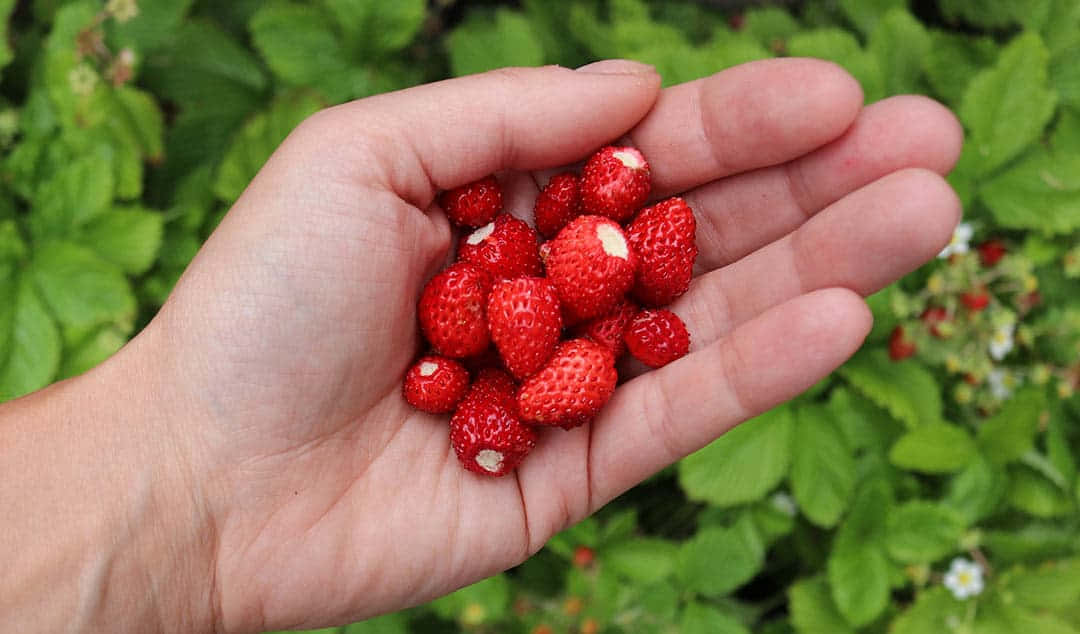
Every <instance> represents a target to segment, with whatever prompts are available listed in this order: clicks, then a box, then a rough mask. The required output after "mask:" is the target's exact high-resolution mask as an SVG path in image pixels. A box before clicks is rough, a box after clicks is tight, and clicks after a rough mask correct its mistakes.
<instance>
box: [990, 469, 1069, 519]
mask: <svg viewBox="0 0 1080 634" xmlns="http://www.w3.org/2000/svg"><path fill="white" fill-rule="evenodd" d="M1006 499H1007V500H1008V501H1009V503H1010V504H1011V505H1012V506H1013V507H1015V508H1017V509H1019V510H1021V511H1023V512H1025V513H1027V514H1029V515H1033V516H1035V517H1060V516H1062V515H1067V514H1068V513H1070V512H1072V511H1073V510H1074V507H1075V503H1074V502H1073V499H1072V498H1071V496H1069V495H1068V494H1066V493H1064V492H1063V491H1062V490H1061V489H1060V488H1058V487H1057V486H1056V485H1055V484H1054V483H1053V482H1051V481H1050V480H1048V479H1047V478H1045V477H1043V476H1042V475H1041V474H1039V473H1037V472H1035V471H1033V470H1032V469H1030V468H1028V467H1026V466H1020V465H1014V466H1012V467H1011V468H1010V469H1009V490H1008V493H1006Z"/></svg>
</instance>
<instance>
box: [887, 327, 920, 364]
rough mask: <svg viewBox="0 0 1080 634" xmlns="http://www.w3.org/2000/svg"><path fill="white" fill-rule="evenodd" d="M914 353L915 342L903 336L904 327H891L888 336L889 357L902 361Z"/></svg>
mask: <svg viewBox="0 0 1080 634" xmlns="http://www.w3.org/2000/svg"><path fill="white" fill-rule="evenodd" d="M913 354H915V342H914V341H912V340H910V339H908V338H907V337H906V336H904V327H903V326H897V327H896V328H893V331H892V334H891V335H890V336H889V358H890V359H892V360H893V361H903V360H904V359H907V358H908V357H910V356H911V355H913Z"/></svg>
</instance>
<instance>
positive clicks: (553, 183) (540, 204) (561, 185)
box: [533, 172, 581, 238]
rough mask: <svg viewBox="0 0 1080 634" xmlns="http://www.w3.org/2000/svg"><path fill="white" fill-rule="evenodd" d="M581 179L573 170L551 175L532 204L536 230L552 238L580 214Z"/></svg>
mask: <svg viewBox="0 0 1080 634" xmlns="http://www.w3.org/2000/svg"><path fill="white" fill-rule="evenodd" d="M580 182H581V180H580V179H579V178H578V177H577V175H576V174H574V173H573V172H563V173H562V174H556V175H555V176H552V177H551V180H549V181H548V184H547V185H545V186H544V188H543V189H542V190H540V195H538V196H537V197H536V204H535V205H534V206H533V215H534V217H535V219H536V230H537V231H539V232H540V235H542V236H544V237H545V238H553V237H554V236H555V235H556V234H557V233H559V231H560V230H561V229H562V228H563V227H565V226H566V224H567V223H568V222H570V221H571V220H573V219H574V218H577V217H578V216H580V215H581V188H580V186H579V183H580Z"/></svg>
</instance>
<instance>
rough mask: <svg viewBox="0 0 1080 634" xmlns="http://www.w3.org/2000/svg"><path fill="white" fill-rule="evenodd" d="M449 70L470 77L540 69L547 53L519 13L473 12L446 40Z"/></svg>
mask: <svg viewBox="0 0 1080 634" xmlns="http://www.w3.org/2000/svg"><path fill="white" fill-rule="evenodd" d="M446 46H447V48H448V51H449V53H450V69H451V71H453V73H454V75H457V76H461V75H470V74H472V73H480V72H484V71H486V70H491V69H494V68H502V67H504V66H539V65H540V64H543V63H544V49H543V46H542V45H541V44H540V41H539V39H538V38H537V37H536V35H535V34H534V33H533V32H532V28H531V27H530V26H529V22H528V20H526V19H525V18H524V17H523V16H522V15H521V14H520V13H518V12H516V11H511V10H509V9H506V8H499V9H497V10H496V11H495V13H494V16H493V17H492V16H491V15H490V14H487V13H486V12H481V11H473V12H470V14H469V16H468V17H467V18H466V19H465V21H464V22H462V23H461V24H460V25H458V26H457V27H456V28H455V29H454V30H453V31H451V32H450V34H449V35H448V36H447V38H446Z"/></svg>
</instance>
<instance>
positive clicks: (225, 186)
mask: <svg viewBox="0 0 1080 634" xmlns="http://www.w3.org/2000/svg"><path fill="white" fill-rule="evenodd" d="M322 105H323V104H322V102H321V100H320V99H319V97H318V96H317V95H315V94H313V93H311V92H308V91H296V92H290V93H286V94H284V95H281V96H280V97H278V98H277V99H275V100H274V103H272V104H271V105H270V109H269V110H268V111H266V112H262V113H260V114H258V115H257V116H255V117H254V118H253V119H252V120H251V121H248V122H247V124H245V125H244V128H243V129H242V130H241V131H240V133H239V134H238V135H237V136H236V137H235V138H234V139H233V141H232V145H231V146H230V147H229V150H228V152H226V154H225V158H224V159H222V161H221V167H220V168H219V169H218V175H217V181H216V182H215V183H214V193H215V194H216V195H217V196H218V198H220V199H221V200H222V201H224V202H226V203H232V202H233V201H235V200H236V199H237V198H239V197H240V194H241V193H242V192H243V191H244V189H245V188H246V187H247V186H248V183H250V182H251V179H253V178H255V174H256V173H258V171H259V169H260V168H261V167H262V166H263V163H265V162H266V159H268V158H270V155H271V154H272V153H273V152H274V150H275V149H277V146H278V145H280V144H281V142H282V141H284V140H285V137H286V136H288V134H289V132H291V131H292V129H293V128H295V127H296V126H297V125H299V124H300V122H301V121H303V120H304V119H305V118H306V117H307V116H308V115H311V114H313V113H314V112H315V111H317V110H319V108H321V107H322Z"/></svg>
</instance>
